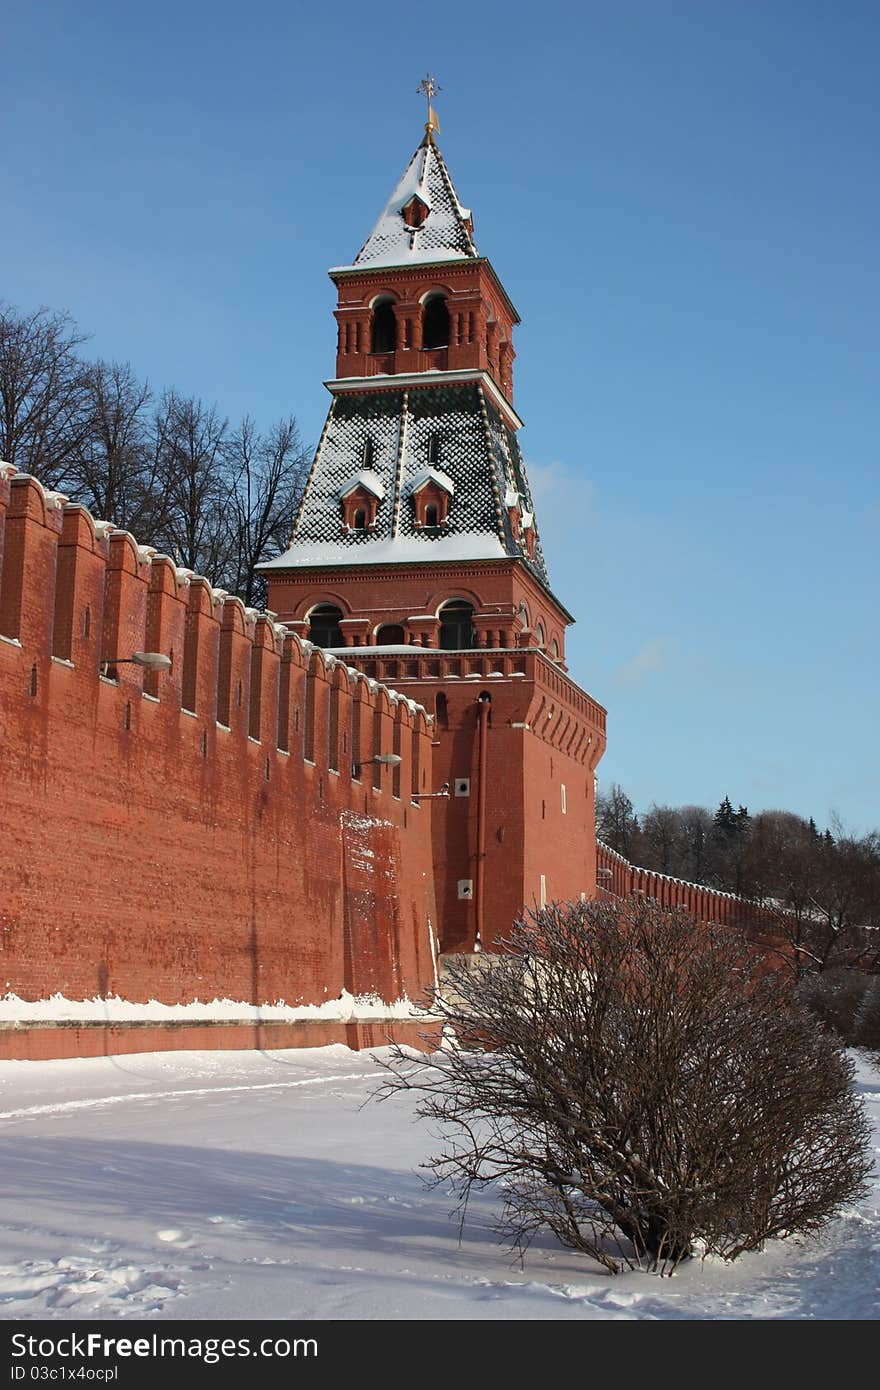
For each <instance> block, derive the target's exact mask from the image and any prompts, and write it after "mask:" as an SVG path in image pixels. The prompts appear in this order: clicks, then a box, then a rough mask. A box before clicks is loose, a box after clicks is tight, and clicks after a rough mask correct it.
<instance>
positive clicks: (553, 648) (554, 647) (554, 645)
mask: <svg viewBox="0 0 880 1390" xmlns="http://www.w3.org/2000/svg"><path fill="white" fill-rule="evenodd" d="M550 655H551V656H552V658H553V660H554V661H558V660H559V643H558V642H557V640H556V638H555V637H554V638H553V641H552V642H551V643H550Z"/></svg>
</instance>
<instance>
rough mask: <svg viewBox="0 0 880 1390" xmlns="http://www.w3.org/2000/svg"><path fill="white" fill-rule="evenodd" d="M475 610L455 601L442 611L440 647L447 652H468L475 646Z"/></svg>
mask: <svg viewBox="0 0 880 1390" xmlns="http://www.w3.org/2000/svg"><path fill="white" fill-rule="evenodd" d="M475 635H476V634H475V632H474V609H473V605H472V604H470V603H465V602H464V600H463V599H453V600H452V601H451V602H450V603H444V605H443V607H442V608H441V609H440V647H441V648H442V649H443V651H446V652H457V651H468V650H470V648H471V647H473V646H474V645H475V640H474V639H475Z"/></svg>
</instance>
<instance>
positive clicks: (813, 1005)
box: [796, 970, 869, 1043]
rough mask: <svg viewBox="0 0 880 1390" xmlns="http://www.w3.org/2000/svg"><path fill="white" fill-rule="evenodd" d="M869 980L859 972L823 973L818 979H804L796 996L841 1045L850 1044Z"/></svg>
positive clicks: (836, 971)
mask: <svg viewBox="0 0 880 1390" xmlns="http://www.w3.org/2000/svg"><path fill="white" fill-rule="evenodd" d="M868 979H869V976H867V975H865V974H863V972H862V971H861V970H823V972H822V974H821V975H804V976H803V978H802V979H801V980H800V981H799V983H798V986H797V990H796V994H797V997H798V999H799V1001H800V1002H801V1004H803V1006H804V1008H806V1009H809V1011H810V1013H811V1014H812V1015H813V1016H814V1017H815V1018H817V1019H818V1020H819V1022H820V1023H822V1024H824V1026H825V1027H826V1028H830V1029H831V1030H832V1032H834V1033H836V1034H837V1036H838V1037H839V1038H840V1040H841V1041H842V1042H844V1043H853V1042H855V1038H856V1017H857V1015H858V1012H859V1006H860V1005H861V1002H862V998H863V996H864V993H865V986H866V984H867V982H868Z"/></svg>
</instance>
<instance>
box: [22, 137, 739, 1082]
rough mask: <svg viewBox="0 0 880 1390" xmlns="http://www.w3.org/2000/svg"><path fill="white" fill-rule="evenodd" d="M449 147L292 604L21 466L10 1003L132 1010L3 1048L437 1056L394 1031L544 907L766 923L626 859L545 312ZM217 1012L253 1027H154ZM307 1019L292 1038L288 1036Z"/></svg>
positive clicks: (275, 583)
mask: <svg viewBox="0 0 880 1390" xmlns="http://www.w3.org/2000/svg"><path fill="white" fill-rule="evenodd" d="M435 128H436V127H435V125H434V123H433V117H431V118H429V122H428V125H427V126H426V129H425V136H424V138H423V140H422V142H421V144H420V145H419V146H418V148H417V150H416V151H415V153H414V154H413V156H412V158H411V160H410V162H409V164H408V165H407V168H406V170H405V171H404V174H403V176H402V177H401V179H400V180H399V182H398V184H397V186H396V187H395V190H394V191H393V193H392V195H391V198H390V199H389V200H388V202H387V203H386V205H385V207H384V209H383V211H382V213H381V214H380V217H379V220H378V222H377V223H376V224H375V226H374V228H373V231H372V232H371V234H370V236H369V237H368V238H367V241H366V242H365V243H364V244H363V246H362V247H361V250H360V251H359V252H358V253H357V255H356V256H355V258H354V260H353V261H352V263H351V264H350V265H347V266H339V267H336V268H335V269H334V270H332V271H331V272H330V276H331V280H332V281H333V283H334V285H335V286H336V290H337V309H336V311H335V312H336V320H337V359H336V367H337V373H338V376H337V377H336V378H335V379H334V380H332V381H328V382H326V383H325V385H326V387H327V389H328V391H329V392H330V395H331V404H330V409H329V413H328V416H327V422H326V424H325V426H324V429H323V431H322V434H321V438H320V440H319V444H318V448H317V451H316V454H315V459H314V463H313V465H312V469H311V472H310V475H309V478H308V481H307V483H306V487H305V490H304V494H303V497H302V499H301V502H300V506H299V510H298V513H297V518H296V522H295V525H294V529H293V535H292V537H291V541H290V545H289V547H288V549H287V550H286V551H285V552H283V553H282V554H280V555H278V556H276V557H274V558H272V559H270V560H268V561H266V562H265V563H264V564H263V565H261V566H260V568H261V569H262V570H263V571H264V572H265V575H266V578H267V582H268V594H269V600H268V601H269V607H270V609H271V610H272V611H271V612H257V611H256V610H254V609H249V608H245V606H244V605H243V604H242V602H241V600H240V599H238V598H236V597H233V596H232V595H230V594H227V593H225V592H223V591H222V590H219V589H216V588H213V587H212V584H211V582H210V580H209V579H207V578H204V577H202V576H199V575H196V574H193V573H191V572H190V571H188V570H184V569H181V568H179V567H178V566H177V565H176V564H175V563H174V561H173V560H172V559H171V558H169V557H168V556H166V555H162V554H158V553H156V551H155V550H154V549H152V548H151V547H149V546H145V545H142V544H139V543H138V540H137V539H136V538H135V537H133V536H131V535H130V534H129V533H128V532H126V531H124V530H120V529H119V528H117V527H116V526H115V525H114V524H113V523H112V521H97V520H95V519H94V518H93V517H92V516H90V515H89V513H88V512H87V511H86V510H85V509H84V508H83V507H81V506H79V505H76V504H73V503H70V502H69V501H68V500H67V499H66V498H65V497H63V496H62V495H61V494H59V493H53V492H47V491H46V490H44V488H43V487H42V486H41V484H40V482H39V481H38V480H36V479H35V478H32V477H28V476H25V475H20V474H16V473H15V471H14V469H12V468H11V467H10V466H9V465H6V464H2V463H0V758H2V765H0V798H2V807H3V850H2V854H0V995H2V994H6V995H12V996H16V997H17V998H18V999H19V1000H21V1001H50V1000H51V998H52V996H55V995H60V996H63V997H64V999H65V1000H68V1001H94V1000H97V1001H99V1004H100V1002H101V1001H107V1002H108V1009H107V1016H106V1018H105V1019H104V1020H103V1021H101V1020H100V1019H99V1020H96V1019H95V1018H94V1010H93V1009H92V1013H91V1014H89V1016H88V1018H87V1017H86V1014H87V1013H88V1010H86V1009H85V1008H83V1016H82V1017H81V1018H77V1017H69V1016H68V1017H67V1019H66V1022H65V1023H64V1024H63V1025H61V1024H57V1023H55V1024H53V1023H52V1021H51V1019H49V1018H44V1019H43V1020H42V1021H40V1020H34V1019H33V1018H31V1019H30V1020H29V1019H28V1017H27V1016H26V1015H27V1010H26V1008H24V1007H23V1006H16V1005H15V1004H14V1001H12V1002H11V1003H9V1005H8V1008H7V1012H6V1014H5V1015H0V1056H7V1057H37V1056H43V1057H51V1056H71V1055H90V1054H94V1053H98V1052H129V1051H153V1050H157V1049H163V1048H181V1047H190V1048H200V1047H230V1048H239V1047H248V1046H255V1047H291V1046H314V1045H316V1044H324V1043H330V1042H347V1043H348V1044H350V1045H351V1046H354V1047H358V1046H369V1045H374V1044H377V1043H382V1042H385V1041H387V1039H388V1038H389V1037H394V1038H396V1039H398V1040H406V1041H409V1042H411V1043H413V1044H415V1045H419V1043H420V1035H423V1034H424V1032H425V1024H424V1022H422V1021H421V1020H418V1019H413V1018H407V1017H403V1016H402V1014H403V1013H405V1012H406V1010H405V1009H401V1008H400V1007H393V1006H395V1004H396V1003H397V1001H402V1000H409V1001H418V1000H420V999H422V998H424V996H425V991H426V989H427V988H428V987H429V986H431V985H433V984H435V983H436V982H437V980H438V972H439V970H440V969H442V963H443V958H444V956H447V955H449V954H451V953H456V954H474V955H475V954H476V953H480V952H486V951H490V952H491V951H492V950H493V949H495V948H496V946H497V944H498V942H499V940H500V939H503V937H504V936H505V934H506V933H507V931H508V930H509V928H510V925H511V923H512V921H513V920H514V918H515V917H517V916H518V915H519V914H520V913H521V911H522V909H523V907H524V906H525V907H527V908H532V907H535V906H543V905H544V904H545V903H548V902H552V901H554V900H556V901H568V900H573V899H585V898H592V897H597V896H598V897H602V898H606V899H608V898H610V899H620V898H625V897H628V896H632V895H642V896H644V897H646V898H653V899H656V900H657V901H658V902H659V903H660V904H661V905H663V906H670V907H681V908H684V909H686V910H688V911H689V912H691V913H692V914H693V915H694V916H695V917H696V918H698V919H699V920H701V921H705V922H710V921H715V922H719V923H723V924H726V925H731V926H737V927H747V928H752V927H753V926H754V925H755V909H754V908H753V907H752V906H751V905H748V904H744V903H742V902H740V901H738V900H737V899H735V898H731V897H730V896H729V895H727V894H724V893H715V892H713V891H711V890H709V889H706V888H702V887H700V886H699V885H694V884H683V883H679V882H677V881H675V880H672V879H665V878H664V877H663V876H662V875H659V874H648V873H646V872H645V871H643V870H640V869H636V868H634V867H633V866H631V865H629V864H627V863H626V861H625V860H623V859H621V858H620V856H619V855H616V854H614V853H613V852H612V851H611V850H608V849H607V848H605V847H604V846H601V845H599V846H597V843H596V832H595V784H596V769H597V766H598V764H599V761H600V759H601V757H602V754H603V752H604V750H605V739H606V713H605V710H604V709H603V707H602V706H601V705H600V704H599V703H598V702H597V701H596V700H595V699H594V698H593V697H592V696H591V695H589V694H588V693H587V692H586V691H584V690H582V689H581V688H580V686H578V685H577V684H576V683H575V682H574V681H573V680H572V679H571V677H570V676H569V674H568V671H567V666H566V662H565V631H566V628H567V626H568V625H570V624H571V623H572V622H573V621H574V620H573V617H572V615H571V614H570V613H569V612H568V611H567V609H566V608H565V607H564V606H563V604H562V603H561V601H560V600H559V599H558V598H557V597H556V596H555V595H554V593H553V591H552V590H551V588H550V580H549V575H548V570H547V566H546V562H545V558H544V555H543V551H542V548H541V540H540V534H539V530H538V524H537V519H536V516H535V509H534V505H533V501H532V496H531V492H530V489H529V483H528V478H527V475H526V468H525V462H524V459H523V455H522V452H521V448H520V444H519V439H518V431H519V429H520V427H521V424H522V422H521V420H520V418H519V416H518V414H517V413H516V411H515V410H514V408H513V404H512V399H513V361H514V358H515V352H514V348H513V332H514V328H515V326H516V325H517V324H518V323H519V317H518V315H517V313H516V310H515V309H514V307H513V305H512V303H511V301H510V299H509V298H508V296H507V294H506V291H505V290H504V288H503V286H502V285H501V282H500V280H499V279H498V277H497V275H496V273H495V271H494V270H493V268H492V266H491V264H490V262H489V261H488V260H487V259H486V258H485V257H484V256H481V255H480V254H479V252H478V251H477V248H476V245H475V242H474V226H473V218H472V216H471V214H470V212H469V211H468V210H467V209H465V208H463V207H462V205H461V203H460V202H459V200H458V197H457V194H456V193H455V189H454V186H453V184H452V180H451V177H450V175H449V171H448V169H447V167H446V164H445V162H444V160H443V157H442V155H441V153H440V151H439V149H438V147H437V144H436V140H435ZM144 653H146V654H158V659H159V660H160V661H162V662H163V664H164V666H165V667H166V668H167V669H161V670H160V669H157V668H156V666H155V661H154V664H153V668H152V669H151V668H150V667H149V665H146V666H145V665H144V663H143V662H142V661H135V660H133V658H134V657H135V655H136V654H139V655H140V656H143V654H144ZM352 997H353V998H354V999H362V1000H363V999H365V998H367V997H369V998H371V999H372V1000H373V1001H374V1002H373V1005H372V1006H371V1008H370V1010H368V1009H367V1007H366V1005H362V1006H360V1013H359V1012H358V1007H359V1006H358V1005H356V1004H355V1005H352V1004H351V1000H352ZM117 1000H121V1001H126V1007H128V1006H131V1011H130V1013H129V1014H128V1015H127V1019H126V1021H120V1020H119V1018H118V1016H117V1015H114V1014H113V1010H111V1008H110V1003H114V1001H117ZM213 1000H220V1001H224V1000H225V1001H232V1003H231V1005H230V1006H229V1007H231V1008H232V1016H230V1013H229V1007H227V1008H226V1011H225V1013H224V1015H223V1017H222V1018H221V1017H219V1016H217V1017H210V1018H204V1017H202V1018H201V1019H200V1020H199V1019H196V1018H195V1017H193V1016H192V1015H188V1016H186V1017H185V1018H175V1019H174V1020H167V1019H166V1020H165V1021H158V1020H157V1017H156V1011H155V1009H153V1011H152V1012H150V1006H149V1001H158V1003H159V1005H173V1006H177V1005H189V1004H191V1003H194V1002H195V1001H202V1002H203V1003H204V1002H208V1003H210V1001H213ZM279 1001H283V1003H284V1004H285V1005H286V1006H288V1013H290V1012H291V1011H292V1010H296V1011H297V1016H296V1018H287V1019H286V1020H283V1021H282V1020H277V1021H276V1020H275V1019H272V1021H270V1020H269V1019H268V1018H263V1017H262V1016H261V1015H260V1013H259V1010H260V1009H264V1008H265V1006H267V1005H275V1004H276V1003H278V1002H279ZM333 1001H340V1002H339V1007H338V1008H337V1007H335V1006H334V1002H333ZM346 1001H348V1002H346ZM376 1001H379V1007H378V1009H377V1007H376ZM383 1001H384V1002H383ZM138 1006H140V1007H141V1013H140V1015H139V1014H138ZM303 1006H315V1007H314V1009H313V1010H312V1012H311V1013H310V1014H309V1013H308V1009H306V1010H305V1012H306V1014H307V1015H308V1016H303ZM16 1007H19V1009H20V1013H19V1014H18V1015H17V1014H16V1013H15V1008H16ZM114 1007H115V1003H114ZM236 1008H238V1009H240V1015H241V1016H240V1017H236V1016H235V1009H236ZM10 1010H11V1012H10ZM132 1011H133V1012H132ZM49 1012H51V1010H49ZM428 1036H429V1041H432V1040H433V1041H435V1040H436V1030H435V1032H434V1033H433V1034H430V1032H429V1034H428Z"/></svg>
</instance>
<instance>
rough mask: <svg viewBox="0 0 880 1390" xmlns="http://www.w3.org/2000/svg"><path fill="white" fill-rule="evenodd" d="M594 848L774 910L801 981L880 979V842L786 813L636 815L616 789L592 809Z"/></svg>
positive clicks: (676, 809) (665, 809)
mask: <svg viewBox="0 0 880 1390" xmlns="http://www.w3.org/2000/svg"><path fill="white" fill-rule="evenodd" d="M596 830H597V834H598V836H599V839H600V840H603V841H604V842H605V844H607V845H610V846H611V848H612V849H615V850H617V852H618V853H619V854H622V855H624V857H625V858H626V859H628V860H629V861H630V863H632V864H637V865H640V866H641V867H642V868H645V869H653V870H655V871H656V872H659V873H663V874H670V875H672V877H674V878H683V879H687V880H689V881H690V882H691V883H703V884H706V885H707V886H708V887H711V888H720V889H722V890H723V891H725V892H728V893H737V894H739V895H740V896H742V897H746V898H751V899H753V900H754V901H756V902H758V903H761V904H763V905H764V906H767V907H769V908H771V909H773V908H776V909H778V910H779V917H780V929H781V930H782V931H783V932H784V933H785V935H786V936H787V937H788V939H789V941H790V943H791V945H792V946H793V948H794V958H795V959H796V961H797V964H798V971H799V973H805V972H808V971H818V972H822V971H825V970H827V969H830V968H833V967H837V966H843V965H846V966H850V967H857V968H859V969H861V970H868V971H878V970H880V834H878V832H876V831H873V832H871V833H870V834H867V835H862V836H855V835H851V834H848V833H847V832H846V831H845V830H844V829H843V827H841V826H839V825H835V826H834V827H833V833H832V831H831V830H828V829H825V830H821V831H820V830H819V828H818V827H817V825H816V822H815V821H814V820H813V819H812V818H810V819H809V820H805V819H804V818H803V817H802V816H797V815H794V814H793V813H792V812H791V811H759V812H757V813H756V814H754V815H752V814H750V813H749V811H748V809H747V807H745V806H737V807H734V805H733V803H732V802H731V801H730V799H729V798H728V797H725V798H724V800H723V801H722V802H721V803H720V805H719V806H718V808H717V810H715V811H714V812H713V811H710V810H708V809H707V808H706V807H703V806H657V805H654V806H651V808H650V809H649V810H648V811H646V812H645V813H644V814H643V815H637V814H636V811H635V809H634V807H633V804H632V802H631V801H630V799H629V797H628V796H627V795H626V792H625V791H624V790H623V788H622V787H619V786H616V785H613V786H611V787H610V788H609V789H608V791H607V792H604V793H600V795H599V797H598V799H597V802H596Z"/></svg>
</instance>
